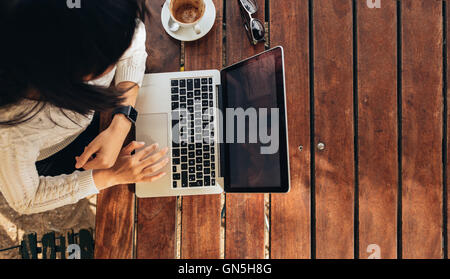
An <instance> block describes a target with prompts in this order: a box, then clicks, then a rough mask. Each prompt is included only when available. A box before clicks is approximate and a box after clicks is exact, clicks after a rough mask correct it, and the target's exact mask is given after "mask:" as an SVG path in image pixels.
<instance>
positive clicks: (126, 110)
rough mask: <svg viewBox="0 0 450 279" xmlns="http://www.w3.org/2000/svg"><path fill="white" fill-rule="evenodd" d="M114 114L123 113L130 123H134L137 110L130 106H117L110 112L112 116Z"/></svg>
mask: <svg viewBox="0 0 450 279" xmlns="http://www.w3.org/2000/svg"><path fill="white" fill-rule="evenodd" d="M116 114H123V115H125V116H126V117H127V119H128V120H130V121H131V123H133V124H136V120H137V117H138V112H137V110H135V109H134V108H133V107H132V106H123V107H118V108H116V109H114V111H113V113H112V115H113V116H114V115H116Z"/></svg>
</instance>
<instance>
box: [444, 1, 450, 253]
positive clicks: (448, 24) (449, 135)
mask: <svg viewBox="0 0 450 279" xmlns="http://www.w3.org/2000/svg"><path fill="white" fill-rule="evenodd" d="M445 4H446V5H445V7H446V17H447V18H446V20H447V22H445V24H446V26H445V28H446V30H445V31H447V32H446V35H447V40H448V38H450V33H449V30H450V21H449V20H448V15H449V13H450V5H449V3H448V2H446V3H445ZM446 53H447V61H446V62H447V65H449V64H450V60H449V59H448V53H450V46H449V43H448V41H447V43H446ZM446 78H447V83H448V80H449V78H450V71H449V70H448V66H447V76H446ZM445 90H446V92H444V94H446V97H447V104H448V100H449V98H450V95H449V91H448V85H447V88H445ZM447 106H448V105H447ZM447 110H448V109H447ZM446 113H447V115H445V116H444V117H445V118H446V119H447V135H445V136H447V146H446V147H447V154H446V155H447V156H446V161H445V162H444V163H445V165H444V167H445V168H446V170H447V172H446V182H447V193H446V198H447V202H446V204H445V206H446V208H445V209H446V212H445V213H446V214H447V220H446V221H447V227H446V229H447V235H445V236H444V237H446V238H447V239H446V244H447V259H448V254H449V251H450V248H449V246H448V240H449V239H450V230H449V228H450V227H449V225H448V224H449V223H450V206H449V204H448V201H449V200H450V192H449V191H448V185H450V176H449V173H450V166H449V164H448V158H450V146H449V145H448V143H449V142H450V129H449V127H448V123H450V115H449V114H448V111H447V112H446Z"/></svg>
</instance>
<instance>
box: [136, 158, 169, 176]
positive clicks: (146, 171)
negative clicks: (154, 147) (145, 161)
mask: <svg viewBox="0 0 450 279" xmlns="http://www.w3.org/2000/svg"><path fill="white" fill-rule="evenodd" d="M167 163H169V158H166V159H164V160H162V161H160V162H159V163H156V164H154V165H152V166H149V167H146V168H145V169H144V170H142V174H143V175H146V176H147V175H151V174H153V173H155V172H158V171H160V170H161V169H162V168H164V167H165V166H167Z"/></svg>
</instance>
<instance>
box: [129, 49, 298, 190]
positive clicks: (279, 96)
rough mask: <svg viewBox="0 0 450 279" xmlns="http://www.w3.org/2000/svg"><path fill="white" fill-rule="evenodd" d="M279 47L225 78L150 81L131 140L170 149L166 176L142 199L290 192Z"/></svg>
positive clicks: (181, 75)
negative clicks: (229, 193) (226, 193)
mask: <svg viewBox="0 0 450 279" xmlns="http://www.w3.org/2000/svg"><path fill="white" fill-rule="evenodd" d="M285 97H286V96H285V78H284V56H283V49H282V47H275V48H273V49H270V50H268V51H265V52H263V53H261V54H258V55H256V56H253V57H251V58H248V59H246V60H244V61H240V62H238V63H236V64H234V65H232V66H229V67H227V68H225V69H223V70H222V71H218V70H205V71H190V72H174V73H158V74H148V75H146V76H145V78H144V82H143V85H142V88H141V90H140V93H139V97H138V100H137V104H136V108H137V110H138V111H139V117H138V121H137V122H136V139H137V140H138V141H143V142H145V143H146V144H147V145H150V144H152V143H155V142H157V143H158V144H159V146H160V147H161V148H163V147H166V146H168V147H169V149H170V156H171V163H170V164H169V165H168V166H167V167H166V168H165V169H164V171H165V172H167V175H166V176H165V177H163V178H162V179H160V180H158V181H155V182H152V183H138V184H137V185H136V195H137V196H138V197H140V198H145V197H163V196H185V195H205V194H219V193H221V192H223V191H225V192H239V193H269V192H270V193H284V192H288V191H289V182H290V179H289V155H288V154H289V152H288V143H287V142H288V133H287V117H286V98H285Z"/></svg>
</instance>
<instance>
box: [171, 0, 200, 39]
mask: <svg viewBox="0 0 450 279" xmlns="http://www.w3.org/2000/svg"><path fill="white" fill-rule="evenodd" d="M166 3H167V7H168V9H169V12H170V19H169V29H170V31H172V32H177V31H178V30H179V29H180V27H183V28H193V29H194V32H195V33H196V34H200V33H201V32H202V30H201V27H200V24H199V22H200V20H202V18H203V16H204V15H205V10H206V4H205V0H166Z"/></svg>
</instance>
